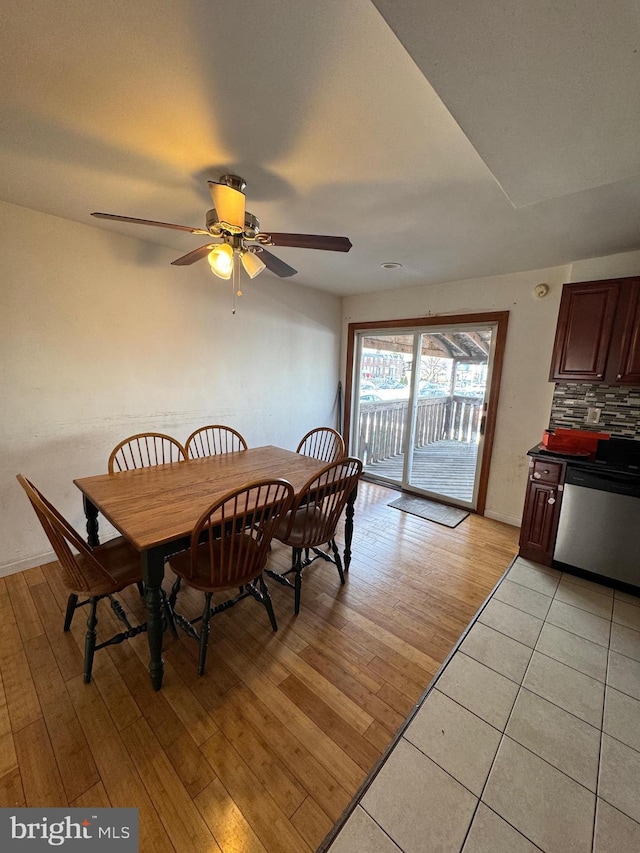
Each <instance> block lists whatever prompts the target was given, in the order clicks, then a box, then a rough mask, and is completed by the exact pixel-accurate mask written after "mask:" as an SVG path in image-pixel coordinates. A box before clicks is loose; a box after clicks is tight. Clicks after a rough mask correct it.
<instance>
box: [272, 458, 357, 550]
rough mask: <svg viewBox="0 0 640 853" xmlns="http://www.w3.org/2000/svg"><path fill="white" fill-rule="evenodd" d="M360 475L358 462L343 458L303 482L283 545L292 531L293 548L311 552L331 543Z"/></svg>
mask: <svg viewBox="0 0 640 853" xmlns="http://www.w3.org/2000/svg"><path fill="white" fill-rule="evenodd" d="M361 474H362V462H361V461H360V459H356V458H355V457H354V456H346V457H344V458H343V459H338V460H337V461H336V462H331V463H329V465H325V467H324V468H323V469H322V470H321V471H320V472H319V473H318V474H314V476H313V477H312V478H311V479H310V480H308V481H307V483H306V484H305V486H304V487H303V488H302V490H301V492H300V493H299V494H298V497H297V498H296V500H295V501H294V504H293V506H292V507H291V512H290V514H289V524H288V528H287V530H286V533H285V534H284V535H280V532H279V533H278V539H281V540H282V541H286V540H287V539H288V538H289V536H290V535H291V532H292V529H293V528H295V540H296V543H295V544H296V547H300V548H307V547H308V548H312V547H314V546H315V545H321V544H323V543H325V542H328V541H329V540H330V539H333V537H334V535H335V532H336V528H337V526H338V521H339V520H340V516H341V515H342V510H343V509H344V506H345V504H346V502H347V500H348V499H349V495H350V494H351V492H352V491H353V490H354V488H355V487H356V484H357V482H358V478H359V477H360V475H361Z"/></svg>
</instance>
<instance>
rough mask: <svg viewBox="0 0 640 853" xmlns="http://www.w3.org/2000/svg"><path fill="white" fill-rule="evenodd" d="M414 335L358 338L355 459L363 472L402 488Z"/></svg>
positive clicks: (374, 334) (375, 335)
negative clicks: (362, 466) (360, 462)
mask: <svg viewBox="0 0 640 853" xmlns="http://www.w3.org/2000/svg"><path fill="white" fill-rule="evenodd" d="M413 347H414V335H413V334H408V335H407V334H376V333H373V334H371V335H367V336H366V337H365V336H363V337H362V338H361V339H360V347H359V365H360V368H359V375H358V387H357V388H356V389H355V390H356V392H357V408H358V412H357V416H356V418H355V421H354V423H357V424H358V440H357V449H356V455H357V456H359V457H360V459H362V461H363V464H364V470H365V471H367V472H369V473H370V474H374V475H375V476H376V477H379V478H380V479H382V480H388V481H389V482H391V483H395V484H397V485H401V484H402V482H403V479H404V462H405V451H406V444H407V429H408V425H409V420H408V417H407V415H408V411H409V395H410V393H411V382H412V369H411V365H412V361H413Z"/></svg>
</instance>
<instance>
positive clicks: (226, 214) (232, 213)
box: [207, 181, 245, 234]
mask: <svg viewBox="0 0 640 853" xmlns="http://www.w3.org/2000/svg"><path fill="white" fill-rule="evenodd" d="M207 183H208V184H209V192H210V193H211V199H212V201H213V206H214V207H215V209H216V212H217V214H218V217H219V221H220V224H221V225H222V227H223V228H224V229H225V230H226V231H229V232H230V233H231V234H242V232H243V231H244V203H245V198H244V193H243V192H240V190H236V189H234V187H230V186H228V185H227V184H220V183H218V182H217V181H208V182H207Z"/></svg>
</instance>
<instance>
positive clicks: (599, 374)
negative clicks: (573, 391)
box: [596, 373, 604, 379]
mask: <svg viewBox="0 0 640 853" xmlns="http://www.w3.org/2000/svg"><path fill="white" fill-rule="evenodd" d="M603 375H604V374H603V373H598V375H597V376H596V379H602V377H603Z"/></svg>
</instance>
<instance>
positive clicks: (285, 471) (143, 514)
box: [73, 446, 356, 690]
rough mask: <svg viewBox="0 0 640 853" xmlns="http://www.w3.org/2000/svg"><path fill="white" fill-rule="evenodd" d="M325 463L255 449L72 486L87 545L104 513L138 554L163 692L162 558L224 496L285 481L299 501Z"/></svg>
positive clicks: (154, 677) (155, 671)
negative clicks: (80, 502) (79, 503)
mask: <svg viewBox="0 0 640 853" xmlns="http://www.w3.org/2000/svg"><path fill="white" fill-rule="evenodd" d="M325 464H326V463H325V462H322V461H321V460H319V459H313V458H311V457H308V456H302V455H301V454H299V453H294V452H292V451H290V450H284V449H283V448H281V447H274V446H267V447H255V448H250V449H248V450H239V451H236V452H234V453H223V454H220V455H217V456H206V457H203V458H201V459H189V460H186V461H183V462H173V463H171V464H167V465H154V466H152V467H149V468H136V469H134V470H131V471H119V472H118V473H115V474H99V475H98V476H95V477H81V478H80V479H76V480H74V481H73V482H74V483H75V485H76V486H77V487H78V488H79V489H80V491H81V492H82V496H83V503H84V511H85V515H86V518H87V541H88V542H89V545H92V546H94V545H98V544H99V543H100V540H99V525H98V517H99V514H100V513H101V514H102V515H103V516H104V517H105V518H106V519H107V520H108V521H110V522H111V524H112V525H113V526H114V527H115V528H116V530H118V531H119V532H120V533H121V534H122V535H123V536H124V537H125V538H126V539H128V541H129V542H130V543H131V544H132V545H133V546H134V547H135V548H136V549H137V550H138V551H139V552H140V562H141V567H142V577H143V579H144V583H145V603H146V608H147V637H148V641H149V653H150V661H149V674H150V676H151V683H152V684H153V687H154V689H155V690H160V688H161V687H162V678H163V675H164V661H163V659H162V636H163V624H162V596H161V586H162V581H163V578H164V564H165V560H166V558H167V557H170V556H171V554H175V553H176V552H178V551H181V550H184V549H185V548H188V547H189V542H190V536H191V531H192V529H193V527H194V525H195V523H196V521H197V520H198V518H199V517H200V515H201V514H202V513H203V512H204V511H205V510H206V509H207V508H208V507H210V506H211V505H212V504H213V503H215V502H216V501H217V500H218V499H219V498H221V497H222V496H223V495H225V494H226V493H227V492H230V491H233V490H234V489H237V488H240V487H241V486H243V485H245V484H246V483H248V482H251V481H253V480H261V479H266V478H274V477H282V478H283V479H285V480H288V481H289V482H290V483H291V484H292V486H293V488H294V491H295V493H296V495H298V494H299V493H300V491H301V490H302V487H303V486H304V485H305V483H306V482H307V481H308V480H310V479H311V478H312V477H313V476H314V474H316V473H318V472H319V471H320V470H321V469H322V468H324V466H325ZM355 497H356V491H355V490H354V491H353V493H352V494H351V495H350V496H349V500H348V502H347V506H346V511H345V537H344V538H345V548H344V568H345V570H348V568H349V563H350V562H351V541H352V536H353V516H354V502H355Z"/></svg>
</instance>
